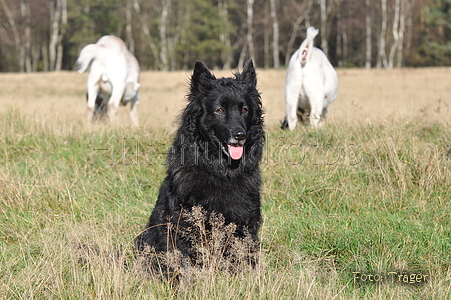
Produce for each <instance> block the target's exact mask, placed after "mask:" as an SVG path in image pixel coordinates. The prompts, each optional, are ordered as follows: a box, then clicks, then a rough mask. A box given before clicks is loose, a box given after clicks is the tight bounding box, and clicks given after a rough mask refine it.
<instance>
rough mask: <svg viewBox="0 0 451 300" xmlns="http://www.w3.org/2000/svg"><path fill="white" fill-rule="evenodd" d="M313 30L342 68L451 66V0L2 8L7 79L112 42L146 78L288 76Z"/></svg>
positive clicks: (170, 1)
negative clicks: (251, 72) (199, 73)
mask: <svg viewBox="0 0 451 300" xmlns="http://www.w3.org/2000/svg"><path fill="white" fill-rule="evenodd" d="M309 26H314V27H316V28H319V29H320V33H319V36H318V37H317V38H316V46H317V47H319V48H321V49H322V50H323V51H324V52H325V53H326V55H327V56H328V57H329V58H330V60H331V62H332V64H333V65H334V66H338V67H365V68H387V69H389V68H400V67H421V66H449V65H451V0H373V1H370V0H284V1H282V0H246V1H239V0H216V1H210V0H127V1H120V0H96V1H94V0H0V72H36V71H60V70H73V68H74V63H75V60H76V58H77V56H78V53H79V52H80V50H81V48H82V47H83V46H85V45H87V44H89V43H94V42H95V41H96V40H97V39H98V38H99V37H101V36H102V35H105V34H114V35H117V36H120V37H121V38H122V39H124V41H125V42H126V44H127V46H128V47H129V48H130V50H131V51H132V52H133V53H134V54H135V55H136V57H137V58H138V60H139V62H140V65H141V69H142V70H163V71H169V70H186V69H190V68H191V67H192V65H193V63H194V61H195V60H197V59H200V60H203V61H204V62H205V63H207V65H208V66H209V67H210V68H214V69H230V68H237V67H238V68H240V67H242V65H243V64H244V62H245V61H246V60H247V59H249V58H252V59H254V61H255V62H256V65H257V67H259V68H274V69H278V68H280V67H283V66H286V65H287V63H288V60H289V58H290V56H291V54H292V53H293V52H294V51H295V50H296V49H297V47H299V45H300V43H301V42H302V40H303V39H304V37H305V31H306V28H307V27H309Z"/></svg>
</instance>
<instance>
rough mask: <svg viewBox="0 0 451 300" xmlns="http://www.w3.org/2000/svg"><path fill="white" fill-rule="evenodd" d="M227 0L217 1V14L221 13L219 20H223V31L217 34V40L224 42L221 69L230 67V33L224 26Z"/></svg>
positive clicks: (227, 13)
mask: <svg viewBox="0 0 451 300" xmlns="http://www.w3.org/2000/svg"><path fill="white" fill-rule="evenodd" d="M227 1H228V0H221V1H219V2H218V7H219V14H220V15H221V20H222V22H223V24H224V25H223V31H222V32H221V34H220V36H219V40H220V41H221V42H222V43H223V44H224V46H225V50H224V51H222V53H221V56H222V61H223V66H222V68H223V69H230V67H231V63H232V59H233V57H232V53H231V49H232V43H231V41H230V33H229V29H228V27H227V26H226V25H227V24H229V4H228V2H227Z"/></svg>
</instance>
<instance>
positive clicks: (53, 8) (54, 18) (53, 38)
mask: <svg viewBox="0 0 451 300" xmlns="http://www.w3.org/2000/svg"><path fill="white" fill-rule="evenodd" d="M60 13H61V0H56V2H55V1H50V23H51V25H52V27H51V32H50V43H49V60H50V70H51V71H54V70H55V66H56V46H57V44H58V31H59V19H60Z"/></svg>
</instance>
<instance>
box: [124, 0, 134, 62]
mask: <svg viewBox="0 0 451 300" xmlns="http://www.w3.org/2000/svg"><path fill="white" fill-rule="evenodd" d="M125 18H126V20H127V25H126V26H125V39H126V43H127V46H128V49H129V50H130V52H131V53H135V40H134V39H133V27H132V2H131V1H130V0H129V1H128V2H127V6H126V8H125Z"/></svg>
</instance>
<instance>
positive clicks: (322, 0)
mask: <svg viewBox="0 0 451 300" xmlns="http://www.w3.org/2000/svg"><path fill="white" fill-rule="evenodd" d="M319 4H320V8H321V29H320V34H321V49H322V50H323V52H324V54H326V56H327V57H329V49H328V45H327V34H326V25H327V24H326V22H327V5H326V0H319Z"/></svg>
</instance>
